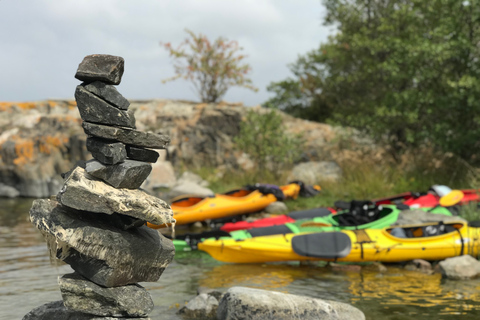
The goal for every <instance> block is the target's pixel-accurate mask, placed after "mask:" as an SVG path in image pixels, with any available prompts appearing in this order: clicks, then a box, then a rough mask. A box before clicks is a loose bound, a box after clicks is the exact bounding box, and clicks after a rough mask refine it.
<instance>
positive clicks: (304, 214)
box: [288, 208, 332, 220]
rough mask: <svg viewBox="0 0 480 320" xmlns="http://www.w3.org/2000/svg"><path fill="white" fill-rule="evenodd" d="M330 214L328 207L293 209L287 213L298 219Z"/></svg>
mask: <svg viewBox="0 0 480 320" xmlns="http://www.w3.org/2000/svg"><path fill="white" fill-rule="evenodd" d="M330 214H332V212H331V211H330V210H328V208H315V209H310V210H302V211H293V212H290V213H289V214H288V216H289V217H290V218H292V219H295V220H300V219H313V218H317V217H325V216H328V215H330Z"/></svg>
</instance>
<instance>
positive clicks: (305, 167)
mask: <svg viewBox="0 0 480 320" xmlns="http://www.w3.org/2000/svg"><path fill="white" fill-rule="evenodd" d="M341 176H342V169H341V168H340V167H339V166H338V164H337V163H336V162H334V161H310V162H303V163H300V164H297V165H296V166H295V167H293V169H292V172H291V174H290V176H289V177H288V180H289V181H295V180H300V181H303V182H304V183H305V184H310V185H314V184H318V183H320V182H324V181H334V182H335V181H338V180H340V178H341Z"/></svg>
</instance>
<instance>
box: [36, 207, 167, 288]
mask: <svg viewBox="0 0 480 320" xmlns="http://www.w3.org/2000/svg"><path fill="white" fill-rule="evenodd" d="M109 218H110V217H109V216H107V215H102V214H97V213H91V212H80V211H77V210H73V209H71V208H67V207H64V206H62V205H60V204H59V203H58V202H56V201H53V200H48V199H40V200H35V201H34V202H33V205H32V208H31V209H30V220H31V221H32V223H33V224H34V225H35V226H36V227H37V228H38V229H39V230H40V231H41V232H42V234H43V235H44V236H45V238H46V240H47V244H48V245H49V248H50V252H51V254H52V256H56V257H57V258H58V259H60V260H63V261H65V262H66V263H68V264H70V266H71V267H72V268H73V269H74V270H75V271H76V272H78V273H79V274H81V275H82V276H83V277H85V278H87V279H88V280H90V281H93V282H95V283H96V284H98V285H101V286H104V287H116V286H124V285H127V284H134V283H137V282H142V281H151V282H154V281H157V280H158V279H159V278H160V276H161V274H162V273H163V271H164V270H165V268H166V267H167V266H168V264H169V263H170V262H172V260H173V256H174V254H175V248H174V246H173V242H172V241H171V240H169V239H167V238H165V237H164V236H162V235H161V234H160V233H159V232H158V231H156V230H153V229H151V228H149V227H147V226H141V227H139V228H133V229H129V230H120V229H118V228H116V227H114V226H112V225H111V224H110V223H109Z"/></svg>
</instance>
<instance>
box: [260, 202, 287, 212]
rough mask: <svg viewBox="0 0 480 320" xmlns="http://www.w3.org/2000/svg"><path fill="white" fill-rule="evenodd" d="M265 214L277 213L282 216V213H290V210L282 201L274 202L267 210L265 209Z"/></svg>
mask: <svg viewBox="0 0 480 320" xmlns="http://www.w3.org/2000/svg"><path fill="white" fill-rule="evenodd" d="M264 211H265V212H267V213H274V214H275V213H277V214H280V213H287V212H288V208H287V205H286V204H285V203H284V202H282V201H275V202H272V203H270V204H269V205H268V206H267V207H266V208H265V209H264Z"/></svg>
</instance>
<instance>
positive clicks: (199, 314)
mask: <svg viewBox="0 0 480 320" xmlns="http://www.w3.org/2000/svg"><path fill="white" fill-rule="evenodd" d="M217 308H218V300H217V299H216V298H215V297H214V296H211V295H208V294H206V293H201V294H199V295H197V296H196V297H195V298H193V299H192V300H190V301H189V302H188V303H187V305H186V306H185V307H183V308H181V309H180V310H179V311H178V313H179V314H183V315H185V316H186V317H187V318H190V319H212V320H215V319H217Z"/></svg>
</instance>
